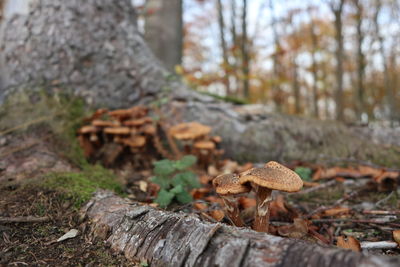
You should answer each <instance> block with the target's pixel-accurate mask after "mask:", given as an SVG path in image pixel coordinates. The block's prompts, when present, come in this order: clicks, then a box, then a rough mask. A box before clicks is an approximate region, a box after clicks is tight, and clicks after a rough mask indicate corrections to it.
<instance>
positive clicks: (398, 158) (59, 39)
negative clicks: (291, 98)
mask: <svg viewBox="0 0 400 267" xmlns="http://www.w3.org/2000/svg"><path fill="white" fill-rule="evenodd" d="M30 3H31V6H30V12H28V13H26V12H25V13H24V14H19V15H15V16H12V17H8V18H6V19H4V20H3V23H2V33H1V34H0V46H1V49H2V51H1V53H0V58H1V62H2V68H0V69H1V73H2V78H3V80H2V82H3V83H2V88H1V90H0V99H1V98H3V97H4V96H5V95H7V94H9V93H10V92H12V91H13V89H15V88H29V89H41V88H53V89H54V90H56V89H58V90H60V88H62V89H63V90H67V89H69V90H71V91H72V92H74V93H75V94H78V95H83V96H84V97H85V98H86V99H87V101H88V102H89V103H93V104H96V105H99V106H106V107H110V108H117V107H128V106H131V105H134V104H137V103H139V102H141V103H143V102H144V103H148V102H150V101H153V100H157V99H161V98H164V97H168V98H169V100H170V101H169V102H168V103H167V104H165V105H164V106H163V109H164V110H165V114H166V117H167V118H172V119H173V121H174V122H176V121H179V120H184V121H190V120H198V121H200V122H202V123H205V124H208V125H211V126H213V128H214V133H215V134H219V135H221V136H222V137H223V140H224V141H223V148H224V149H225V150H226V152H227V156H229V157H232V158H235V159H238V160H243V161H245V160H248V161H263V162H265V161H267V160H271V159H274V160H281V161H289V160H303V161H316V160H325V159H328V160H337V159H343V160H344V161H346V160H348V159H349V158H352V159H357V160H363V161H369V160H370V161H372V162H375V163H378V164H382V165H387V166H396V165H397V166H398V165H400V150H399V148H398V145H399V144H398V143H399V142H398V139H393V140H392V141H393V142H392V141H390V140H388V139H387V138H380V137H379V138H374V137H375V136H377V134H376V133H380V132H382V131H370V130H368V129H366V128H364V129H361V130H359V131H356V132H355V131H354V130H353V129H351V128H348V127H345V126H344V125H343V124H339V123H334V122H320V121H316V120H310V119H305V118H300V117H294V116H284V115H278V114H268V113H267V112H266V109H267V108H266V107H262V106H261V107H260V106H234V105H232V104H228V103H222V102H220V101H217V100H215V99H214V98H212V97H209V96H205V95H201V94H198V93H196V92H194V91H191V90H190V89H188V88H187V87H185V86H184V85H183V84H182V83H180V82H179V81H178V80H177V79H171V77H172V76H168V73H167V72H166V71H165V69H164V68H163V67H161V64H160V63H159V62H158V60H157V59H156V58H155V57H154V55H153V54H152V53H151V51H150V50H149V48H148V47H147V45H146V43H145V42H144V41H143V38H142V36H141V35H140V33H139V32H138V30H137V27H136V21H135V12H134V10H133V8H131V6H130V1H129V0H115V1H108V0H86V1H78V0H71V1H61V0H30ZM0 86H1V83H0ZM168 115H170V116H169V117H168ZM379 136H382V135H379ZM383 136H384V135H383ZM371 139H372V140H374V139H376V143H374V142H371ZM396 140H397V141H396ZM382 144H389V145H397V147H395V146H392V147H390V148H387V147H385V146H383V145H382ZM335 163H337V162H336V161H335Z"/></svg>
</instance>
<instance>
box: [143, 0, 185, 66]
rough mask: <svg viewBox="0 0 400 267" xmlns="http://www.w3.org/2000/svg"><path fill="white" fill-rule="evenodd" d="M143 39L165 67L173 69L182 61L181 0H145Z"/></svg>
mask: <svg viewBox="0 0 400 267" xmlns="http://www.w3.org/2000/svg"><path fill="white" fill-rule="evenodd" d="M146 11H147V12H146V17H145V40H146V42H147V44H148V45H149V46H150V48H151V50H152V51H153V53H154V54H155V55H156V57H157V58H158V59H160V60H161V62H163V63H164V65H165V67H166V68H167V69H168V70H169V71H170V72H174V71H175V66H176V65H180V64H181V62H182V51H183V32H182V31H183V23H182V0H168V1H165V0H147V1H146Z"/></svg>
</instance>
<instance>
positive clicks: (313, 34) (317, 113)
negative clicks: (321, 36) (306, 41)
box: [310, 18, 319, 119]
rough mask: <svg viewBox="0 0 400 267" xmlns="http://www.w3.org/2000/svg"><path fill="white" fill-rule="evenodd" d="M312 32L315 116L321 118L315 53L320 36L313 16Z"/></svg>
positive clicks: (311, 22)
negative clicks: (316, 30) (316, 31)
mask: <svg viewBox="0 0 400 267" xmlns="http://www.w3.org/2000/svg"><path fill="white" fill-rule="evenodd" d="M310 34H311V45H312V52H311V60H312V67H311V68H312V76H313V85H312V91H313V114H314V117H315V118H317V119H318V118H319V107H318V64H317V59H316V57H315V54H316V53H317V49H318V37H317V34H316V33H315V21H314V19H313V18H312V19H311V21H310Z"/></svg>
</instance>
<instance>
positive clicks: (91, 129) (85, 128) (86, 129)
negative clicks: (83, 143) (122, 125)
mask: <svg viewBox="0 0 400 267" xmlns="http://www.w3.org/2000/svg"><path fill="white" fill-rule="evenodd" d="M97 131H98V129H97V128H96V127H95V126H93V125H86V126H83V127H82V128H80V129H79V131H78V133H80V134H89V133H96V132H97Z"/></svg>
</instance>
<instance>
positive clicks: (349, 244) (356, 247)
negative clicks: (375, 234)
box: [336, 236, 361, 252]
mask: <svg viewBox="0 0 400 267" xmlns="http://www.w3.org/2000/svg"><path fill="white" fill-rule="evenodd" d="M336 245H337V246H338V247H340V248H344V249H350V250H353V251H358V252H360V251H361V246H360V242H358V240H357V239H355V238H354V237H352V236H348V237H347V240H345V239H344V237H343V236H338V237H337V243H336Z"/></svg>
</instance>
